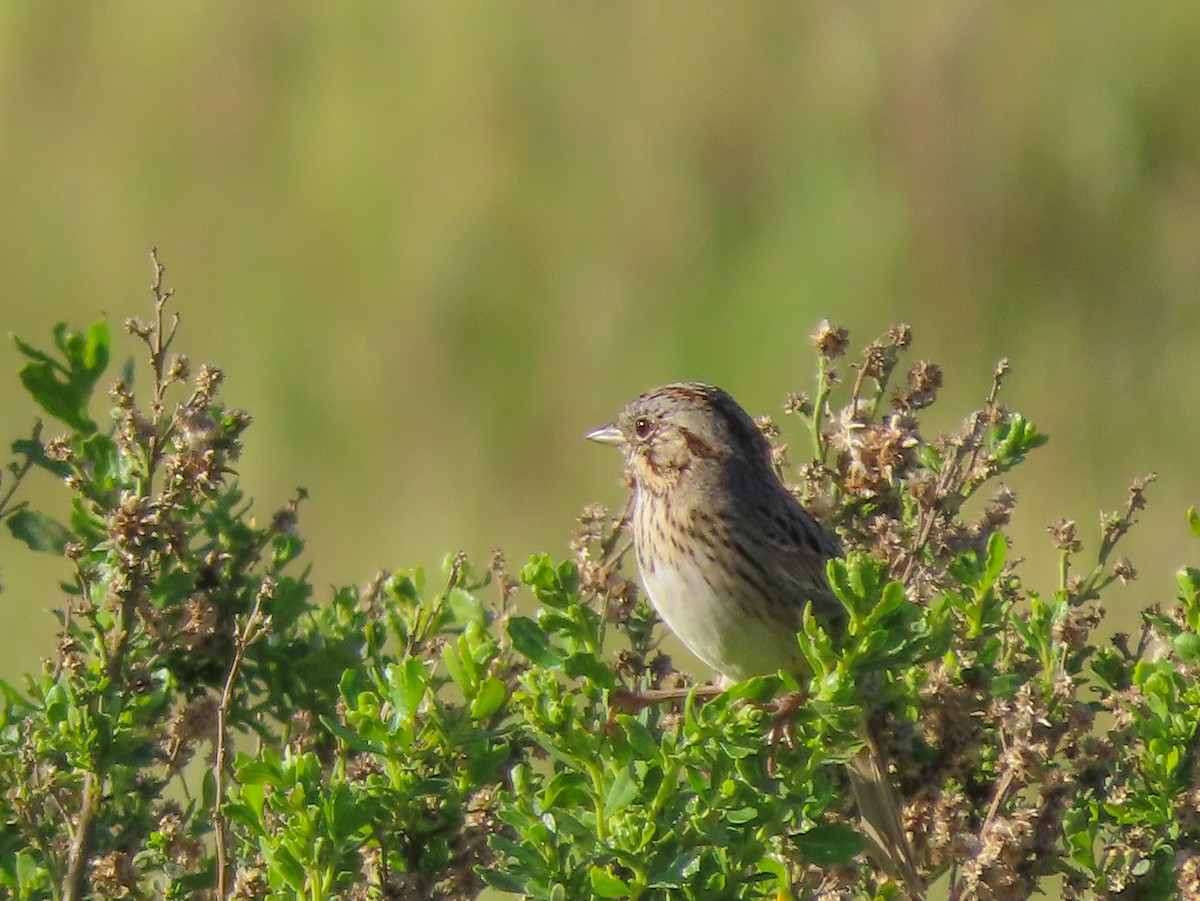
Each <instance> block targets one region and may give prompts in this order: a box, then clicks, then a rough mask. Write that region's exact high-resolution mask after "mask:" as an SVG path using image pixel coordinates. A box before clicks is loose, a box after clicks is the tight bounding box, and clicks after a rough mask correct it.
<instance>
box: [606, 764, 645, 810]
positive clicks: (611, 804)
mask: <svg viewBox="0 0 1200 901" xmlns="http://www.w3.org/2000/svg"><path fill="white" fill-rule="evenodd" d="M637 793H638V787H637V783H636V782H634V781H633V775H632V774H631V773H630V772H629V770H628V768H626V769H623V770H621V772H620V773H618V774H617V778H616V779H614V780H613V784H612V787H611V788H609V790H608V795H607V797H605V799H604V815H605V816H606V817H610V816H612V815H613V814H614V813H616V812H617V811H619V810H622V809H624V807H625V806H626V805H627V804H628V803H629V802H630V801H632V800H633V799H634V798H636V797H637Z"/></svg>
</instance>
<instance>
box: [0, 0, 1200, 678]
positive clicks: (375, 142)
mask: <svg viewBox="0 0 1200 901" xmlns="http://www.w3.org/2000/svg"><path fill="white" fill-rule="evenodd" d="M1198 45H1200V6H1196V5H1194V4H1183V3H1178V4H1162V5H1159V6H1155V7H1149V8H1146V7H1142V6H1137V5H1125V6H1120V5H1116V6H1107V7H1094V6H1091V5H1084V4H1065V5H1062V4H1053V5H1047V4H1041V5H1036V4H1034V5H1030V4H1026V5H1022V6H1012V7H1009V6H993V5H984V4H964V5H944V4H922V3H917V4H906V5H904V6H903V7H897V8H894V9H893V8H887V7H878V8H874V9H869V10H868V9H862V8H857V9H855V8H848V7H845V6H844V5H840V4H817V5H809V4H804V5H800V6H790V5H784V4H701V5H695V4H688V5H687V6H684V5H682V4H679V5H664V4H623V5H622V4H618V5H612V4H603V3H595V2H583V3H576V4H565V5H564V4H533V3H516V4H483V3H459V2H453V3H447V4H432V3H430V4H372V5H342V4H321V3H315V2H313V3H305V4H288V5H278V4H251V5H249V6H247V5H245V4H235V3H220V2H218V3H209V4H185V3H180V4H159V5H146V4H134V3H114V4H103V5H101V4H94V5H79V4H68V5H46V4H41V3H34V2H25V3H21V2H13V3H6V4H3V5H0V122H2V125H0V175H2V177H0V210H2V211H3V212H2V214H0V272H2V273H3V295H2V296H0V313H2V315H0V327H2V328H3V329H4V330H5V331H10V330H11V331H15V332H16V333H18V334H20V335H22V336H23V337H25V338H26V339H28V340H33V341H35V343H45V342H46V340H47V335H48V334H49V330H50V328H51V327H52V326H53V324H54V322H56V321H58V320H63V319H65V320H67V321H69V322H71V323H73V324H76V325H84V324H86V323H88V322H90V321H92V320H94V319H95V318H96V316H97V315H98V314H99V313H100V312H101V311H106V312H107V313H108V314H109V316H110V317H111V319H112V322H113V325H114V327H115V328H117V329H119V325H120V322H121V321H122V320H123V319H124V318H125V317H126V316H128V315H145V313H146V312H147V311H148V309H149V307H148V303H147V297H148V294H147V293H146V292H145V291H144V290H143V286H144V285H145V284H146V283H147V282H148V280H149V277H150V269H149V265H148V260H147V256H146V254H147V251H148V249H149V248H150V247H151V246H157V247H158V248H159V250H160V253H161V255H162V258H163V260H164V261H165V262H166V264H167V266H168V269H169V271H168V283H169V284H170V285H172V286H174V287H175V288H176V289H177V291H178V295H177V296H178V298H179V304H180V308H181V310H182V312H183V317H184V319H183V327H182V331H181V338H180V344H179V347H180V349H182V350H184V351H185V352H187V353H188V354H189V355H190V356H191V357H192V359H193V361H194V362H197V363H198V362H200V361H202V360H209V361H212V362H215V363H217V364H218V365H220V366H221V367H223V368H224V369H225V370H226V371H227V373H228V376H229V378H228V386H227V390H226V398H227V400H228V401H229V402H231V403H233V404H236V405H238V406H242V407H245V408H248V409H249V410H250V411H251V412H252V413H253V414H254V416H255V425H254V427H253V428H252V430H251V431H250V433H249V435H248V450H247V454H246V456H245V458H244V459H243V461H242V465H241V468H240V471H241V475H242V480H243V484H244V486H245V488H246V489H247V491H248V493H249V494H250V495H251V496H253V497H255V498H257V499H258V504H259V507H258V509H259V510H260V511H261V512H262V514H263V515H264V516H265V515H269V513H270V511H272V510H273V509H274V508H275V507H276V506H277V505H279V504H280V503H282V502H283V501H284V500H285V499H286V498H287V497H288V496H289V494H290V493H291V492H292V490H293V488H294V487H295V486H296V485H300V484H303V485H305V486H307V487H308V488H309V489H310V491H311V493H312V499H311V500H310V501H309V502H308V503H307V504H306V506H305V507H304V509H303V515H302V529H303V532H304V534H305V535H306V536H307V537H308V539H309V542H310V545H309V547H310V551H311V554H312V559H313V560H314V562H315V580H316V582H317V584H318V587H319V588H320V587H321V586H323V585H324V584H328V583H345V582H351V581H361V580H365V579H367V578H368V577H369V576H370V575H371V574H372V573H373V572H374V571H375V569H377V568H378V567H381V566H409V565H413V564H415V563H417V562H421V561H424V562H426V563H428V564H430V565H436V564H437V562H438V561H439V560H440V558H441V555H442V554H443V553H445V552H447V551H452V550H457V549H459V548H465V549H466V550H468V551H470V552H471V553H472V554H473V555H474V556H476V557H477V558H482V557H484V556H485V555H486V554H487V553H488V552H490V550H491V549H492V548H493V547H495V546H502V547H503V548H505V549H506V550H507V551H508V553H509V557H510V560H512V561H513V562H514V563H516V562H519V561H520V560H521V559H522V558H524V556H526V555H527V554H528V553H531V552H534V551H539V550H549V551H551V552H552V553H555V554H558V555H561V554H562V553H564V550H565V545H566V540H567V533H568V530H569V528H570V525H571V522H572V519H573V516H574V514H575V513H576V512H577V510H578V509H579V508H580V507H581V506H582V505H583V504H584V503H585V502H589V501H594V500H605V501H607V502H610V503H614V504H615V503H617V502H618V501H619V499H620V489H619V487H618V485H617V473H618V470H619V462H618V460H617V458H616V457H615V455H612V454H611V452H608V451H605V450H603V449H600V448H596V447H594V446H589V445H587V444H585V443H584V442H583V441H582V440H581V436H582V435H583V434H584V432H585V431H586V430H588V429H589V428H591V427H593V426H596V425H599V424H601V423H603V422H606V421H607V420H608V419H610V418H611V417H612V415H613V414H614V413H615V412H616V410H617V409H618V408H619V406H620V405H621V404H622V403H623V402H624V401H625V400H626V399H628V398H629V397H631V396H633V395H635V394H637V393H639V392H640V391H642V390H644V389H646V388H648V387H651V386H653V385H655V384H658V383H661V382H663V381H667V380H672V379H678V378H701V379H705V380H708V381H712V382H716V383H718V384H720V385H722V386H724V387H726V388H727V389H728V390H730V391H731V392H732V393H733V394H734V395H735V396H736V397H738V398H739V399H741V400H742V401H743V403H744V404H745V405H746V406H747V407H748V408H749V409H750V410H751V411H752V412H753V413H762V412H768V411H772V410H776V409H777V408H778V405H779V403H780V402H781V401H782V399H783V397H784V394H785V393H786V392H787V391H789V390H795V389H800V390H803V389H805V388H807V387H808V385H809V382H810V379H811V373H812V372H813V369H814V364H813V359H812V354H811V352H810V348H809V346H808V335H809V334H810V333H811V332H812V331H813V329H814V327H815V326H816V324H817V323H818V322H819V321H820V320H821V319H822V318H829V319H831V320H833V321H835V322H839V323H843V324H845V325H848V326H849V327H850V328H851V330H852V333H853V334H854V336H855V337H856V338H857V339H859V340H860V341H862V340H866V339H867V338H869V337H872V336H874V335H875V334H876V333H878V332H880V331H882V330H883V329H884V328H885V327H886V326H887V325H889V324H891V323H892V322H895V321H900V320H904V321H907V322H910V323H911V324H912V325H913V327H914V329H915V332H916V336H917V345H916V353H917V354H919V355H921V356H926V357H930V358H932V359H935V360H937V361H939V362H940V363H942V364H943V366H944V367H945V369H946V373H947V388H946V391H945V393H944V395H943V401H942V402H941V403H940V404H939V407H938V408H935V415H936V416H937V417H940V419H939V421H940V422H941V423H942V424H943V425H946V426H949V425H952V424H953V423H954V422H955V420H956V419H957V417H958V416H960V415H961V414H963V413H966V412H967V411H968V409H969V408H970V407H971V405H973V404H976V403H978V402H979V400H980V399H981V398H982V396H983V395H984V393H985V391H986V388H987V383H988V380H989V377H990V373H991V371H992V367H993V364H994V361H995V359H996V358H997V357H999V356H1001V355H1007V356H1009V357H1010V358H1011V360H1012V363H1013V367H1014V370H1013V373H1012V376H1011V378H1010V379H1009V382H1008V384H1007V388H1006V400H1007V402H1008V403H1009V405H1011V406H1013V407H1015V408H1017V409H1020V410H1021V411H1022V412H1024V413H1025V414H1026V415H1028V416H1029V417H1030V418H1032V419H1033V420H1034V422H1036V423H1037V424H1038V426H1039V427H1040V428H1042V429H1043V430H1044V431H1047V432H1049V433H1050V435H1051V439H1052V440H1051V444H1050V445H1049V446H1048V447H1047V448H1046V449H1044V450H1042V451H1039V452H1038V453H1037V454H1036V456H1035V457H1033V458H1032V459H1031V461H1030V463H1029V464H1028V465H1027V466H1026V467H1025V469H1027V470H1028V471H1027V472H1025V473H1022V474H1019V475H1018V477H1017V478H1016V479H1015V480H1014V483H1015V487H1016V488H1017V490H1018V494H1019V496H1020V497H1021V499H1022V503H1021V505H1020V506H1019V507H1018V511H1017V518H1016V521H1015V530H1014V534H1015V536H1016V539H1017V542H1018V545H1017V549H1016V552H1017V553H1018V554H1021V555H1023V556H1026V557H1028V558H1029V561H1028V564H1027V565H1028V566H1029V567H1030V569H1031V572H1032V573H1033V578H1034V583H1035V584H1039V583H1040V584H1041V585H1042V586H1043V587H1044V588H1045V589H1046V590H1050V589H1051V588H1052V587H1053V569H1052V560H1053V556H1052V553H1051V551H1050V547H1049V542H1048V540H1047V538H1046V536H1045V533H1044V527H1045V525H1046V524H1047V523H1048V522H1050V521H1051V520H1053V519H1055V518H1058V517H1060V516H1070V517H1075V518H1078V519H1079V520H1080V521H1081V523H1083V524H1084V526H1085V527H1084V528H1082V529H1081V534H1083V535H1084V536H1085V537H1087V538H1089V540H1090V539H1091V537H1092V536H1093V535H1094V534H1095V533H1094V530H1093V529H1092V527H1091V526H1092V524H1093V523H1094V522H1095V521H1096V514H1097V512H1098V511H1099V510H1100V509H1101V508H1105V509H1113V508H1115V507H1117V506H1120V505H1122V504H1123V502H1124V497H1125V486H1126V484H1127V482H1128V480H1129V477H1130V476H1132V475H1134V474H1139V473H1142V472H1144V471H1146V470H1149V469H1157V470H1158V471H1159V472H1160V475H1161V478H1160V482H1159V484H1158V485H1157V486H1156V487H1154V488H1153V489H1152V490H1151V493H1150V497H1151V501H1152V506H1151V508H1150V509H1149V510H1148V511H1147V513H1146V514H1145V516H1144V521H1143V525H1142V528H1141V530H1140V532H1139V533H1135V535H1134V536H1133V538H1132V540H1131V541H1130V543H1129V545H1128V547H1127V548H1126V552H1127V553H1129V554H1131V555H1132V556H1133V558H1134V562H1135V564H1136V565H1137V566H1138V567H1139V569H1140V570H1141V571H1142V573H1143V579H1142V580H1141V581H1140V582H1139V583H1138V584H1137V585H1135V586H1134V587H1132V588H1130V589H1126V590H1125V591H1124V592H1123V593H1122V594H1119V595H1118V596H1117V597H1118V598H1119V599H1123V601H1122V603H1127V605H1128V606H1129V607H1130V608H1131V609H1132V608H1133V607H1134V606H1135V605H1139V606H1140V605H1142V604H1144V603H1148V602H1149V601H1151V600H1155V599H1166V598H1167V597H1169V596H1170V594H1171V593H1172V590H1173V589H1172V586H1173V578H1172V571H1173V569H1174V568H1175V567H1177V566H1179V565H1180V564H1181V563H1184V562H1187V561H1189V560H1192V561H1194V560H1195V557H1196V555H1195V552H1194V548H1193V547H1192V546H1191V544H1190V541H1189V539H1188V537H1187V534H1186V527H1185V526H1184V523H1183V512H1184V510H1185V508H1186V506H1187V505H1188V504H1189V503H1195V502H1197V501H1198V500H1200V474H1198V473H1197V469H1196V465H1195V451H1194V446H1195V443H1196V431H1197V425H1196V423H1197V419H1196V414H1195V411H1196V410H1197V408H1198V407H1200V377H1198V376H1197V374H1196V363H1195V359H1196V356H1195V348H1196V346H1197V331H1198V328H1200V303H1198V301H1200V115H1198V114H1197V110H1200V55H1198V54H1197V53H1196V52H1195V48H1196V47H1197V46H1198ZM120 347H121V348H122V353H126V352H129V353H132V352H134V351H135V350H136V348H135V346H134V344H133V342H132V341H130V340H128V339H125V338H122V339H121V341H120ZM18 365H19V359H18V356H17V354H16V351H15V349H14V348H13V347H12V346H11V345H8V346H7V347H5V348H3V349H2V350H0V375H2V376H3V378H2V379H0V410H2V411H3V418H2V420H0V424H2V426H3V434H2V435H0V439H3V440H4V441H5V442H7V441H10V440H12V439H13V438H17V437H20V436H21V435H22V434H24V433H26V432H27V429H28V423H29V422H30V420H31V419H32V417H33V415H34V410H33V408H32V405H31V403H30V402H29V401H28V400H27V399H25V398H24V396H23V394H22V393H21V391H20V388H19V385H18V383H17V381H16V378H15V372H16V369H17V367H18ZM49 431H50V434H54V429H53V427H52V426H51V427H50V430H49ZM32 496H33V497H34V498H35V499H37V500H39V501H40V502H43V503H44V504H46V505H47V506H48V508H49V509H51V510H55V509H58V510H61V509H62V508H63V507H64V505H65V491H64V490H63V489H61V488H60V487H59V486H55V485H52V484H46V483H44V482H43V484H40V485H38V486H35V490H34V491H33V492H32ZM1093 546H1094V542H1093ZM0 566H2V567H3V579H4V583H5V587H6V591H5V593H4V594H3V595H0V622H3V624H4V628H5V629H6V631H7V634H8V635H9V637H10V638H12V639H14V640H13V641H12V642H11V643H10V651H9V652H8V653H6V654H4V655H3V656H2V657H0V675H2V676H6V677H13V676H15V675H16V674H17V673H19V672H21V671H24V670H26V669H28V668H29V667H30V666H32V665H34V664H35V663H36V660H37V659H38V658H39V657H41V656H44V655H46V654H49V653H50V652H51V650H52V638H51V633H52V621H51V619H50V618H49V616H48V615H47V613H46V611H47V610H48V609H49V608H51V607H52V606H53V605H55V604H56V603H57V600H58V598H57V595H56V592H55V590H54V589H53V584H54V577H55V576H61V575H62V574H63V573H64V572H65V570H64V569H63V567H62V566H61V565H60V562H59V561H55V560H51V559H49V558H46V559H38V558H35V557H34V556H33V555H31V554H29V553H28V552H26V551H25V550H24V549H23V548H22V547H20V546H18V545H16V544H15V543H14V542H13V541H12V540H11V539H10V538H8V537H6V536H5V537H0ZM1124 617H1125V619H1124V621H1125V622H1126V623H1131V622H1132V619H1131V611H1126V612H1125V613H1124ZM681 662H682V661H681Z"/></svg>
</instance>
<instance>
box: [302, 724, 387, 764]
mask: <svg viewBox="0 0 1200 901" xmlns="http://www.w3.org/2000/svg"><path fill="white" fill-rule="evenodd" d="M318 719H319V720H320V721H321V725H322V726H324V727H325V728H326V730H328V731H329V733H330V734H332V735H333V736H334V737H335V738H340V739H341V740H342V741H344V742H345V743H346V747H348V748H349V749H350V750H352V751H369V752H371V753H372V754H379V755H386V754H387V748H385V747H384V746H383V745H381V744H379V743H377V742H372V741H368V740H367V739H365V738H363V737H362V736H361V735H359V734H358V733H357V732H355V731H354V730H352V729H347V728H346V727H345V726H343V725H342V724H341V723H339V722H338V721H337V720H335V719H333V718H331V717H328V716H326V715H325V714H321V715H320V716H319V717H318Z"/></svg>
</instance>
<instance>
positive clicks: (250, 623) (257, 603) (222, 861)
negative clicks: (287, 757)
mask: <svg viewBox="0 0 1200 901" xmlns="http://www.w3.org/2000/svg"><path fill="white" fill-rule="evenodd" d="M274 591H275V583H274V581H272V580H271V579H270V578H267V579H264V580H263V582H262V585H261V586H260V587H259V590H258V593H257V594H256V595H255V597H254V607H253V608H251V610H250V615H249V616H247V617H246V622H245V623H244V624H243V625H242V626H241V628H238V627H237V626H236V625H235V626H234V629H233V660H232V661H230V664H229V674H228V675H227V676H226V677H225V686H224V688H222V690H221V702H220V703H219V704H218V705H217V738H216V748H215V749H214V752H213V784H214V789H213V808H212V810H213V813H212V816H213V831H214V832H215V833H216V844H217V897H218V898H219V899H224V898H226V897H228V895H229V848H228V838H227V836H226V828H227V826H226V822H225V814H224V813H223V812H222V810H221V808H222V807H224V806H225V759H226V757H227V755H228V745H229V741H228V738H229V736H228V730H227V728H226V723H227V722H228V718H229V707H230V705H231V704H232V703H233V687H234V685H235V684H236V682H237V677H238V671H239V670H240V669H241V667H242V661H243V660H244V659H245V657H246V649H247V648H249V647H250V645H252V644H254V643H255V642H256V641H258V640H259V639H260V638H262V637H263V636H264V635H266V634H267V632H269V631H270V628H271V617H270V616H264V615H263V612H262V605H263V601H264V600H265V599H267V598H269V597H271V595H272V594H274Z"/></svg>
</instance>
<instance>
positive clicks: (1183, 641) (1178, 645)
mask: <svg viewBox="0 0 1200 901" xmlns="http://www.w3.org/2000/svg"><path fill="white" fill-rule="evenodd" d="M1171 645H1172V647H1173V648H1174V649H1175V653H1176V654H1178V655H1179V659H1180V660H1182V661H1183V662H1184V663H1195V662H1196V661H1197V660H1200V635H1197V634H1196V633H1195V632H1180V633H1179V634H1178V635H1176V636H1175V639H1174V641H1172V642H1171Z"/></svg>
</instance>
